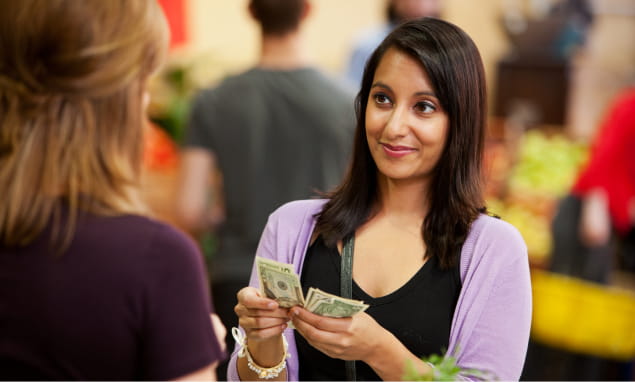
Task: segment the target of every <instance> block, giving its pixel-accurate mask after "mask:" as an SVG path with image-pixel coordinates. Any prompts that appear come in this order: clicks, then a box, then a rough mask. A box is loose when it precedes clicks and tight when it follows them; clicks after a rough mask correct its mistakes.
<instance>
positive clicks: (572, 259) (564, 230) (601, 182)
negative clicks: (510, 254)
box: [552, 86, 635, 282]
mask: <svg viewBox="0 0 635 382" xmlns="http://www.w3.org/2000/svg"><path fill="white" fill-rule="evenodd" d="M634 147H635V86H633V87H630V88H627V89H625V90H624V91H622V92H620V93H619V94H618V95H617V97H616V98H615V99H614V100H613V102H612V104H611V106H610V107H609V109H608V111H607V114H606V116H605V119H604V120H603V122H602V124H601V125H600V127H599V130H598V134H597V136H596V137H595V140H594V142H593V144H592V148H591V155H590V158H589V161H588V163H587V165H586V167H585V168H583V170H582V171H581V172H580V174H579V176H578V178H577V180H576V182H575V183H574V186H573V188H572V190H571V195H570V196H569V198H567V199H565V200H564V201H563V202H562V204H561V206H560V210H559V214H558V216H556V219H555V220H554V258H553V263H552V270H554V271H557V272H560V273H567V274H571V275H573V276H578V277H582V278H584V279H589V280H592V281H597V282H607V281H608V276H609V274H610V272H611V270H612V267H613V264H614V262H615V254H616V253H618V254H619V257H618V259H619V261H620V264H619V265H620V266H621V267H623V268H626V269H628V270H631V271H633V270H635V267H634V266H633V265H634V263H635V244H634V243H635V231H634V228H633V227H634V225H635V153H633V148H634ZM565 216H568V217H569V218H575V221H576V222H577V223H576V224H575V226H573V227H572V226H570V224H569V226H567V224H560V222H562V219H565ZM571 235H575V237H572V236H571ZM570 239H573V240H570ZM565 252H568V253H570V254H569V255H567V254H565V255H563V253H565Z"/></svg>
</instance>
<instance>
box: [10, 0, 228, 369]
mask: <svg viewBox="0 0 635 382" xmlns="http://www.w3.org/2000/svg"><path fill="white" fill-rule="evenodd" d="M168 37H169V32H168V29H167V24H166V21H165V18H164V15H163V13H162V12H161V9H160V8H159V6H158V4H157V3H156V2H155V1H154V0H108V1H102V0H84V1H74V0H57V1H48V0H21V1H2V2H0V195H2V198H1V200H0V379H8V380H135V379H144V380H168V379H178V378H186V379H202V380H213V379H215V365H216V364H218V362H219V361H220V360H222V359H223V358H224V357H225V352H224V349H223V348H222V344H221V342H220V341H219V339H218V337H220V336H222V335H224V332H225V330H224V328H223V327H221V326H219V325H220V322H219V320H218V319H217V317H216V318H215V316H213V315H212V319H210V313H212V312H213V311H212V307H211V305H210V299H209V289H208V285H207V281H206V275H205V268H204V266H203V261H202V256H201V253H200V251H199V250H198V248H197V247H196V244H195V243H194V242H193V241H192V240H191V239H190V238H188V237H187V236H186V235H185V234H183V233H181V232H179V231H177V230H175V229H174V228H172V227H170V226H168V225H166V224H163V223H160V222H158V221H156V220H153V219H152V218H150V217H147V216H145V215H146V209H145V207H144V205H143V204H142V203H141V201H140V198H139V195H138V192H139V189H138V180H139V175H140V174H139V172H140V167H141V155H142V130H143V126H144V124H145V123H146V122H147V121H146V116H145V106H146V105H147V102H148V93H147V92H146V90H145V87H146V82H147V80H148V77H149V76H150V75H151V74H152V73H153V72H154V71H155V70H156V69H157V67H158V66H159V65H160V64H161V63H162V61H163V58H164V56H165V52H166V49H167V43H168ZM213 321H215V324H213ZM215 328H216V331H215Z"/></svg>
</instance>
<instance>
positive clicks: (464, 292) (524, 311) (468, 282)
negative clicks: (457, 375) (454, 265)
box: [449, 217, 532, 380]
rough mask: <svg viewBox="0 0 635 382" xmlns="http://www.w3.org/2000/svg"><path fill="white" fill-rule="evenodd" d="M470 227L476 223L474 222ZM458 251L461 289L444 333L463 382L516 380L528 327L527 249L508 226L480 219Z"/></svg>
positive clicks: (528, 281) (519, 371) (520, 368)
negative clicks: (448, 329)
mask: <svg viewBox="0 0 635 382" xmlns="http://www.w3.org/2000/svg"><path fill="white" fill-rule="evenodd" d="M475 223H476V222H475ZM475 225H476V226H475V227H474V228H473V230H474V231H475V232H472V233H470V237H469V238H468V241H466V244H465V245H464V248H463V253H462V259H461V262H462V264H461V266H462V268H463V272H462V276H463V286H462V289H461V294H460V296H459V301H458V303H457V307H456V311H455V315H454V319H453V322H452V329H451V333H450V345H449V349H451V351H450V353H451V355H454V356H456V358H457V364H458V365H459V366H460V367H461V368H462V369H468V370H469V369H476V370H480V371H481V372H482V373H484V375H481V376H478V375H470V373H469V372H466V373H464V375H463V377H464V378H465V379H470V380H471V379H481V378H486V379H500V380H518V379H519V378H520V375H521V372H522V369H523V365H524V362H525V356H526V353H527V346H528V342H529V333H530V327H531V305H532V300H531V281H530V275H529V261H528V257H527V248H526V246H525V243H524V241H523V239H522V237H521V235H520V233H518V231H517V230H516V229H515V228H514V227H513V226H511V225H510V224H508V223H505V222H503V221H499V220H495V219H494V218H491V217H483V218H481V219H480V221H478V223H477V224H475Z"/></svg>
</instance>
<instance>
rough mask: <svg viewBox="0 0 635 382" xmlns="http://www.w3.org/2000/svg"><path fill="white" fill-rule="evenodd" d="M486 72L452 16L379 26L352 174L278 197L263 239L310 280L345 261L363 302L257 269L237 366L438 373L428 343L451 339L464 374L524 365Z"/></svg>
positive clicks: (234, 360)
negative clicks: (277, 290) (496, 202)
mask: <svg viewBox="0 0 635 382" xmlns="http://www.w3.org/2000/svg"><path fill="white" fill-rule="evenodd" d="M485 88H486V87H485V72H484V68H483V64H482V61H481V57H480V54H479V52H478V49H477V47H476V46H475V44H474V42H473V41H472V39H471V38H470V37H469V36H468V35H467V34H465V32H463V31H462V30H461V29H460V28H458V27H457V26H455V25H453V24H450V23H447V22H445V21H442V20H439V19H435V18H422V19H417V20H414V21H410V22H407V23H404V24H401V25H400V26H399V27H397V28H396V29H395V30H394V31H393V32H392V33H391V34H390V35H388V37H386V39H385V40H384V41H383V42H382V43H381V44H380V45H379V47H378V48H377V49H376V50H375V52H374V53H373V54H372V55H371V57H370V59H369V61H368V65H367V66H366V69H365V71H364V76H363V82H362V87H361V90H360V91H359V93H358V96H357V99H356V111H357V128H356V131H355V138H354V146H353V158H352V162H351V165H350V167H349V172H348V173H347V175H346V177H345V179H344V180H343V182H342V183H341V185H340V186H339V187H338V188H337V189H336V190H335V191H334V192H332V193H331V194H330V195H329V199H326V200H301V201H295V202H292V203H288V204H286V205H284V206H282V207H280V208H279V209H278V210H277V211H276V212H274V213H273V214H272V215H271V217H270V218H269V221H268V223H267V225H266V227H265V229H264V231H263V233H262V238H261V241H260V244H259V247H258V252H257V255H258V256H261V257H263V258H266V259H273V260H276V261H280V262H283V263H289V264H292V266H293V269H294V271H295V272H296V273H297V274H298V275H300V280H301V284H302V286H303V288H304V289H305V291H304V292H305V296H306V289H307V288H308V287H316V288H319V289H321V290H323V291H325V292H327V293H331V294H335V295H341V294H340V293H341V292H340V289H341V284H342V283H344V282H347V281H346V277H344V281H342V274H344V275H346V274H347V273H348V274H349V276H348V277H350V279H348V280H349V281H348V282H349V283H350V285H351V289H352V298H353V299H355V300H363V301H364V302H365V303H367V304H368V305H370V306H369V307H368V309H367V310H366V311H364V312H359V313H357V314H355V315H353V316H352V317H346V318H333V317H326V316H319V315H316V314H313V313H311V312H310V311H309V310H307V309H304V308H302V307H300V306H293V307H292V308H291V309H285V308H281V307H280V306H279V305H278V303H277V302H276V301H275V300H272V299H269V298H266V297H264V296H262V295H261V293H260V291H259V289H258V275H257V272H254V274H252V277H251V280H250V286H247V287H245V288H244V289H242V290H241V291H240V292H239V293H238V304H237V305H236V313H237V315H238V316H239V318H240V319H239V321H240V326H241V327H242V329H243V330H244V333H245V334H244V336H245V338H246V340H245V341H242V340H241V345H243V346H237V347H236V349H235V350H234V353H233V354H232V357H231V360H230V367H229V369H228V377H229V379H231V380H239V379H240V380H258V379H262V378H264V377H268V378H275V379H278V380H289V381H295V380H355V379H349V378H351V375H350V374H349V373H348V372H347V370H349V368H350V366H352V365H354V369H355V373H356V375H357V378H358V379H357V380H401V379H402V378H405V373H406V371H407V370H408V369H409V367H408V366H410V368H412V369H414V370H416V373H417V374H420V375H422V374H426V373H431V372H432V373H435V371H434V368H433V367H431V366H430V365H429V364H428V363H426V362H424V361H423V360H422V359H421V357H424V356H430V355H432V354H436V355H443V354H446V351H447V355H449V356H453V357H456V364H457V365H458V367H460V368H461V369H462V372H461V374H460V375H455V376H453V377H455V378H459V379H461V378H463V377H465V378H483V377H485V378H487V379H489V380H493V379H494V380H495V379H500V380H518V378H519V376H520V373H521V370H522V367H523V363H524V360H525V352H526V350H527V344H528V340H529V330H530V323H531V285H530V278H529V261H528V257H527V248H526V246H525V243H524V241H523V239H522V237H521V235H520V233H519V232H518V231H517V230H516V229H515V228H514V227H513V226H511V225H510V224H508V223H506V222H504V221H501V220H499V219H496V218H494V217H491V216H488V215H487V214H486V213H485V212H486V208H485V207H484V206H485V204H484V200H483V190H482V178H481V176H482V169H481V164H482V160H483V150H484V139H485V124H486V113H487V112H486V110H487V108H486V102H487V95H486V89H485ZM345 253H350V254H351V256H350V257H351V262H352V264H351V265H350V266H349V270H348V271H345V267H346V263H344V264H343V265H342V263H343V262H342V260H341V259H342V256H344V254H345ZM340 254H342V255H340ZM349 264H350V263H349ZM290 318H291V319H292V323H293V326H294V327H295V330H291V329H289V328H288V324H289V319H290ZM247 355H249V356H247ZM287 355H290V357H288V358H287V357H286V356H287ZM345 361H355V362H350V363H347V362H345ZM351 364H352V365H351ZM470 369H476V370H479V371H480V374H479V373H473V372H472V371H471V370H470ZM428 375H429V374H428ZM432 377H433V379H431V380H438V379H437V378H439V375H438V374H433V376H432ZM421 380H424V379H421Z"/></svg>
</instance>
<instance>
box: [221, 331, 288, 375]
mask: <svg viewBox="0 0 635 382" xmlns="http://www.w3.org/2000/svg"><path fill="white" fill-rule="evenodd" d="M232 335H233V336H234V339H235V340H236V342H237V343H238V344H239V345H240V350H239V352H238V359H237V367H238V374H239V376H240V379H241V380H257V379H266V380H284V379H286V368H287V364H286V361H287V358H288V357H289V353H288V347H289V345H288V344H287V341H286V339H285V338H284V337H283V335H282V334H280V335H279V336H276V337H272V338H269V339H265V340H252V341H248V339H247V338H246V336H244V335H243V334H242V332H240V329H238V328H232Z"/></svg>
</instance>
